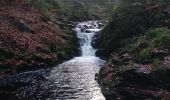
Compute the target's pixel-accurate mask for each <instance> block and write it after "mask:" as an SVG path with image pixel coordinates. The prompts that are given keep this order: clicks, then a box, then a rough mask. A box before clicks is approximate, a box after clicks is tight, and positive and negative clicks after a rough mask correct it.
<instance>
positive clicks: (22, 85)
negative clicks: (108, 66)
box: [0, 21, 105, 100]
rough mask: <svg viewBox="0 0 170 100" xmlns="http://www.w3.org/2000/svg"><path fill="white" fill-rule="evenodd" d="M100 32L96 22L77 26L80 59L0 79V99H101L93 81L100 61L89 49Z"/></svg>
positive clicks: (101, 96) (102, 98)
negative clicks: (51, 67)
mask: <svg viewBox="0 0 170 100" xmlns="http://www.w3.org/2000/svg"><path fill="white" fill-rule="evenodd" d="M100 30H101V27H100V26H99V22H97V21H88V22H81V23H78V24H77V27H76V28H75V31H76V33H77V36H78V38H79V39H80V45H81V46H80V48H81V51H82V55H81V56H80V57H75V58H73V59H72V60H70V61H67V62H64V63H62V64H60V65H58V66H56V67H54V68H53V69H45V70H38V71H31V72H25V73H21V74H18V75H16V76H13V77H10V78H9V79H0V88H2V89H3V88H5V89H4V90H3V91H4V92H2V89H0V90H1V91H0V97H3V98H5V99H4V100H24V99H25V100H105V98H104V97H103V95H102V93H101V90H100V88H99V85H98V84H97V82H96V81H95V74H96V73H97V72H98V71H99V69H100V66H101V65H103V64H104V61H103V60H101V59H99V58H98V57H96V56H95V52H96V50H95V49H94V48H93V47H92V46H91V40H92V37H93V36H94V35H95V34H96V33H97V32H99V31H100ZM6 88H8V89H7V90H6ZM10 89H12V90H11V91H9V90H10Z"/></svg>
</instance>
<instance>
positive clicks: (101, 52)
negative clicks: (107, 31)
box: [96, 49, 111, 59]
mask: <svg viewBox="0 0 170 100" xmlns="http://www.w3.org/2000/svg"><path fill="white" fill-rule="evenodd" d="M110 53H111V51H109V50H104V49H99V50H97V51H96V56H98V57H100V58H101V59H107V58H108V57H109V56H110Z"/></svg>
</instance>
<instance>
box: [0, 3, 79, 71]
mask: <svg viewBox="0 0 170 100" xmlns="http://www.w3.org/2000/svg"><path fill="white" fill-rule="evenodd" d="M0 7H1V8H0V23H1V24H0V71H1V72H3V73H15V71H17V70H25V69H29V70H30V69H36V68H39V67H41V68H44V67H49V66H54V65H56V64H57V63H59V62H61V61H63V60H64V59H68V58H70V57H72V56H73V55H74V54H75V53H76V52H77V49H76V48H77V47H76V46H77V43H76V39H77V38H76V36H75V34H74V33H73V32H72V31H69V30H65V31H63V30H61V29H60V27H59V26H57V25H56V24H54V23H52V22H50V21H47V20H46V19H45V17H44V16H42V15H41V14H40V12H39V11H38V10H36V9H34V8H33V7H32V6H31V5H30V4H28V2H27V1H26V0H1V1H0ZM1 72H0V73H1Z"/></svg>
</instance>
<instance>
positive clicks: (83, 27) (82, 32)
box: [75, 21, 101, 57]
mask: <svg viewBox="0 0 170 100" xmlns="http://www.w3.org/2000/svg"><path fill="white" fill-rule="evenodd" d="M98 23H99V22H98V21H88V22H81V23H78V24H77V27H76V28H75V31H76V33H77V36H78V38H79V39H80V48H81V56H82V57H90V56H95V52H96V49H94V48H93V47H92V45H91V42H92V38H93V36H94V35H95V34H96V33H97V32H99V31H100V30H101V27H99V25H98Z"/></svg>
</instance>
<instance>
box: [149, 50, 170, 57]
mask: <svg viewBox="0 0 170 100" xmlns="http://www.w3.org/2000/svg"><path fill="white" fill-rule="evenodd" d="M167 54H168V51H167V50H157V49H154V50H152V51H151V58H155V57H159V58H163V57H164V56H166V55H167Z"/></svg>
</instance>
